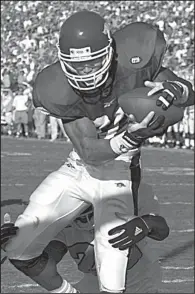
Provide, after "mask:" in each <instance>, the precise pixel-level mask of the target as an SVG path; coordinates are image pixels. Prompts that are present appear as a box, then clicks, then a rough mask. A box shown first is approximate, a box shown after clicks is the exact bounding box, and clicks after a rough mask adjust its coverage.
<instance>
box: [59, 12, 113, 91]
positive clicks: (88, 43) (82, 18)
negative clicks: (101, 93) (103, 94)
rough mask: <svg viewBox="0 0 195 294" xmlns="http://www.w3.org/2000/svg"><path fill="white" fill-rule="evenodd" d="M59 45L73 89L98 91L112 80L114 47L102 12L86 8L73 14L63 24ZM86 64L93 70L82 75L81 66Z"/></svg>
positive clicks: (60, 57)
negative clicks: (107, 81) (100, 13)
mask: <svg viewBox="0 0 195 294" xmlns="http://www.w3.org/2000/svg"><path fill="white" fill-rule="evenodd" d="M57 48H58V57H59V61H60V64H61V67H62V70H63V72H64V73H65V75H66V77H67V79H68V82H69V83H70V85H71V86H72V87H73V88H75V89H77V90H80V91H89V90H94V89H97V88H98V87H100V86H101V85H103V84H104V83H105V82H106V80H107V79H108V77H109V69H110V66H111V64H112V59H113V51H114V50H113V47H112V37H111V34H110V31H109V29H108V27H107V25H106V22H105V20H104V19H103V18H102V17H101V16H100V15H99V14H97V13H95V12H91V11H87V10H83V11H80V12H77V13H75V14H73V15H72V16H70V17H69V18H68V19H67V20H66V21H65V22H64V23H63V25H62V27H61V30H60V37H59V42H58V44H57ZM98 63H99V64H100V66H99V67H98V68H97V66H96V65H97V64H98ZM86 64H87V66H88V67H91V69H92V70H90V71H88V72H84V73H82V74H80V73H79V71H78V70H77V68H78V67H79V66H81V67H82V66H85V65H86ZM93 68H95V70H93Z"/></svg>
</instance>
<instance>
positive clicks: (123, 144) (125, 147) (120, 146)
mask: <svg viewBox="0 0 195 294" xmlns="http://www.w3.org/2000/svg"><path fill="white" fill-rule="evenodd" d="M125 134H126V131H124V132H122V133H121V134H119V135H117V136H115V137H113V138H112V139H111V140H110V147H111V148H112V150H113V151H114V153H116V154H118V155H120V154H122V153H126V152H127V151H129V150H132V149H137V147H138V146H137V144H135V143H134V144H133V142H127V141H126V140H125V139H124V135H125Z"/></svg>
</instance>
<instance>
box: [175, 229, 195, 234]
mask: <svg viewBox="0 0 195 294" xmlns="http://www.w3.org/2000/svg"><path fill="white" fill-rule="evenodd" d="M171 232H172V233H192V232H194V229H187V230H171Z"/></svg>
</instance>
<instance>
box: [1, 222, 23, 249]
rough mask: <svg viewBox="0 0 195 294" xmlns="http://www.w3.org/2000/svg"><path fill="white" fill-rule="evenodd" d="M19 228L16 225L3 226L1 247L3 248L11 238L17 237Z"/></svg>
mask: <svg viewBox="0 0 195 294" xmlns="http://www.w3.org/2000/svg"><path fill="white" fill-rule="evenodd" d="M18 229H19V228H18V227H16V226H14V223H7V224H6V223H5V224H3V225H1V247H3V246H4V245H5V244H6V243H7V241H8V240H9V238H10V237H13V236H15V235H16V233H17V230H18Z"/></svg>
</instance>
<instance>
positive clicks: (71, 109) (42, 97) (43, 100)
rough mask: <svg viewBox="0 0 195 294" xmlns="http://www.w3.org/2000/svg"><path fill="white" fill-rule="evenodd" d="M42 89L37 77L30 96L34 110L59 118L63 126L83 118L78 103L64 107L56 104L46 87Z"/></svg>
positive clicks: (64, 104)
mask: <svg viewBox="0 0 195 294" xmlns="http://www.w3.org/2000/svg"><path fill="white" fill-rule="evenodd" d="M43 87H44V86H43V85H42V84H41V80H40V78H39V75H38V76H37V79H36V80H35V84H34V87H33V94H32V100H33V105H34V107H35V108H38V109H40V110H41V111H42V112H44V113H45V114H48V115H51V116H54V117H56V118H60V119H61V120H62V122H63V123H64V124H65V123H68V122H71V121H74V120H76V119H79V118H82V117H84V115H83V111H82V109H81V107H80V105H79V101H76V103H73V104H71V105H66V103H63V104H60V103H56V102H55V98H56V97H52V96H51V92H49V90H48V89H47V87H45V88H43ZM48 87H49V86H48ZM57 93H58V91H56V95H57Z"/></svg>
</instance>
